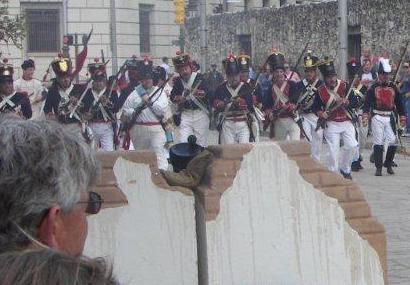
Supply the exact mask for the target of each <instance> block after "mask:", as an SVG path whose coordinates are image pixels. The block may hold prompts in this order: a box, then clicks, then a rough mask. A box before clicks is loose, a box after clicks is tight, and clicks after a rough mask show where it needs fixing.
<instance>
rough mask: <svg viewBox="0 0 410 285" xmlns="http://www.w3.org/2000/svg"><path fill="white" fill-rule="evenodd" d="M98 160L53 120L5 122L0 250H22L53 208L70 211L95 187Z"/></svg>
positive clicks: (0, 146) (0, 125) (1, 124)
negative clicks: (57, 207)
mask: <svg viewBox="0 0 410 285" xmlns="http://www.w3.org/2000/svg"><path fill="white" fill-rule="evenodd" d="M98 170H99V167H98V162H97V159H96V157H95V154H94V152H92V151H91V149H90V148H89V146H88V145H87V144H86V143H85V142H84V141H83V139H82V138H80V136H79V135H76V134H74V133H71V132H69V131H67V130H65V129H64V128H63V127H62V126H61V125H59V124H57V123H54V122H50V121H25V120H19V119H15V118H12V117H5V118H0V252H2V251H5V250H10V249H13V248H14V249H16V248H22V247H25V246H28V245H29V244H30V240H29V239H28V237H26V235H24V234H23V233H22V232H21V230H19V227H21V228H22V229H24V230H25V231H26V232H27V233H28V234H30V235H32V236H33V237H36V236H37V228H38V226H39V224H40V222H41V219H42V218H43V216H44V214H45V213H46V211H47V210H48V209H50V208H51V207H53V206H55V205H59V206H60V207H61V210H62V211H63V212H64V213H67V212H70V211H71V210H72V209H73V207H74V205H75V204H76V203H77V202H78V201H79V199H80V195H81V193H82V192H87V191H88V189H89V188H90V187H91V186H92V185H93V184H94V183H95V181H96V178H97V175H98Z"/></svg>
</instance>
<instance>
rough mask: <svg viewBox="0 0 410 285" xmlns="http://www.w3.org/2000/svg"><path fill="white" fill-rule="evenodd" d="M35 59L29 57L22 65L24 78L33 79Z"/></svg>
mask: <svg viewBox="0 0 410 285" xmlns="http://www.w3.org/2000/svg"><path fill="white" fill-rule="evenodd" d="M35 68H36V67H35V65H34V60H32V59H27V60H25V61H24V62H23V64H22V65H21V69H22V70H23V79H24V80H31V79H33V75H34V70H35Z"/></svg>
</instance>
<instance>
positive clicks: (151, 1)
mask: <svg viewBox="0 0 410 285" xmlns="http://www.w3.org/2000/svg"><path fill="white" fill-rule="evenodd" d="M21 2H23V3H28V4H32V5H43V6H41V7H47V5H55V4H56V5H60V6H61V7H63V0H53V1H49V0H26V1H20V0H10V2H9V12H10V14H12V15H15V14H19V13H20V11H21V9H22V7H23V5H21ZM139 4H145V5H152V13H151V18H150V21H151V52H150V53H149V56H150V57H152V58H153V59H154V61H155V62H156V63H160V58H161V57H163V56H168V57H172V56H174V55H175V52H176V51H177V50H178V49H179V48H178V47H175V46H173V45H172V41H174V40H177V39H178V37H179V26H178V25H176V24H175V23H174V20H175V12H174V10H175V8H174V3H173V1H169V0H144V1H142V0H141V1H139V0H116V20H117V21H116V25H117V29H116V30H117V54H118V67H119V66H121V64H122V63H123V62H124V60H125V59H127V58H130V57H131V56H132V55H134V54H135V55H137V56H140V55H141V54H140V46H139V44H140V43H139ZM64 22H65V17H64V15H63V19H61V24H62V28H61V36H63V30H64V27H63V25H64ZM92 27H93V28H94V33H93V36H92V38H91V41H90V43H89V51H88V58H87V62H92V61H93V59H94V58H95V57H100V54H101V49H102V50H103V51H104V55H105V58H106V59H111V61H110V63H109V64H108V70H109V73H110V72H111V63H112V52H111V39H110V0H68V1H67V17H66V29H67V33H75V32H77V33H80V34H83V33H84V34H87V33H89V31H90V30H91V28H92ZM61 40H62V39H61ZM80 41H81V39H80ZM23 44H24V46H25V42H24V43H23ZM0 49H1V51H2V52H3V56H5V57H8V58H10V59H11V61H12V63H13V64H14V65H15V66H16V67H17V68H16V77H18V76H19V75H20V65H21V62H22V60H23V59H24V58H27V57H30V58H33V59H35V61H36V63H37V71H36V77H37V78H39V79H41V78H42V76H43V75H44V72H45V70H46V69H47V67H48V64H49V63H50V61H51V60H52V59H53V58H54V57H55V56H56V55H57V53H36V54H28V53H27V50H26V48H23V50H19V49H17V48H15V47H13V46H8V47H7V46H4V45H0ZM80 51H81V48H80ZM70 55H71V56H72V57H73V56H74V47H71V48H70ZM86 73H87V71H86V68H84V69H83V71H82V73H81V75H83V76H85V75H86Z"/></svg>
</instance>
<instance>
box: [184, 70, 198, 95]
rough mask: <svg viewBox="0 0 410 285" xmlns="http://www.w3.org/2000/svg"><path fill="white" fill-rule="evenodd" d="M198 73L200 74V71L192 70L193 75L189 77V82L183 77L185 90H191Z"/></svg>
mask: <svg viewBox="0 0 410 285" xmlns="http://www.w3.org/2000/svg"><path fill="white" fill-rule="evenodd" d="M197 75H198V73H196V72H192V74H191V77H190V78H189V80H188V82H185V81H184V80H183V79H182V78H181V82H182V85H183V86H184V89H185V90H188V91H191V89H192V85H194V81H195V79H196V76H197Z"/></svg>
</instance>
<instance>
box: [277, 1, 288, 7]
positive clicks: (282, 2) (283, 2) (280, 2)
mask: <svg viewBox="0 0 410 285" xmlns="http://www.w3.org/2000/svg"><path fill="white" fill-rule="evenodd" d="M287 2H288V1H287V0H280V1H279V5H280V7H282V6H285V5H286V4H288V3H287Z"/></svg>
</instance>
